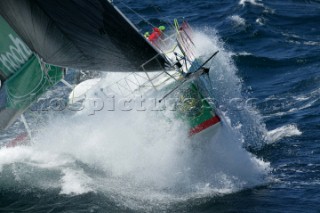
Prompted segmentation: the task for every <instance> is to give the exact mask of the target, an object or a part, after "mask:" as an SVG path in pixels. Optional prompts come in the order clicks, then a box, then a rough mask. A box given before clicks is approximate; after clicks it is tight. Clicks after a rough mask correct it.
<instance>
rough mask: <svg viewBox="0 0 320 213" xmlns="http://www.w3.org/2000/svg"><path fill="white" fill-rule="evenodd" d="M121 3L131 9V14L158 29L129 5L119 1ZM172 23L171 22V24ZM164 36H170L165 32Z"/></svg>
mask: <svg viewBox="0 0 320 213" xmlns="http://www.w3.org/2000/svg"><path fill="white" fill-rule="evenodd" d="M119 2H120V3H121V4H122V5H123V6H125V7H126V8H127V9H129V10H130V11H131V12H133V13H134V14H135V15H137V16H138V17H139V18H141V19H142V20H143V21H145V22H146V23H147V24H149V25H151V26H152V27H153V28H157V27H156V26H155V25H153V24H152V23H151V22H150V21H148V20H147V19H146V18H144V17H143V16H142V15H140V14H139V13H138V12H137V11H135V10H134V9H132V8H131V7H129V6H128V5H126V4H125V3H123V2H122V1H120V0H119ZM169 23H170V22H169ZM163 34H164V35H165V36H168V35H167V34H166V33H164V32H163Z"/></svg>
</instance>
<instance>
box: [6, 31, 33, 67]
mask: <svg viewBox="0 0 320 213" xmlns="http://www.w3.org/2000/svg"><path fill="white" fill-rule="evenodd" d="M9 38H10V40H11V41H12V45H10V46H9V51H7V52H6V53H3V54H1V55H0V62H1V63H2V64H3V66H4V67H5V68H6V69H7V70H8V71H9V72H11V73H15V72H16V71H17V70H18V69H19V68H20V67H21V66H22V65H23V64H24V63H26V62H27V60H28V59H29V57H30V56H31V54H32V52H31V50H30V49H29V48H28V47H27V46H26V45H25V44H24V42H23V41H22V40H21V39H20V38H17V37H14V36H13V35H12V34H9Z"/></svg>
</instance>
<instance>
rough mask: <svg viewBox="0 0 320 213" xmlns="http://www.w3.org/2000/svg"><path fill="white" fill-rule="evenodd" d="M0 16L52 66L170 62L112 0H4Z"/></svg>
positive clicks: (127, 67)
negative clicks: (110, 0)
mask: <svg viewBox="0 0 320 213" xmlns="http://www.w3.org/2000/svg"><path fill="white" fill-rule="evenodd" d="M0 14H1V15H2V16H3V18H4V19H6V21H7V22H8V23H9V24H10V25H11V27H12V28H13V29H14V30H15V31H16V32H17V34H18V35H19V36H20V37H21V38H22V40H23V41H24V42H25V43H26V44H27V45H28V46H29V48H30V49H31V50H32V51H34V52H35V53H36V54H37V55H38V56H39V57H40V58H42V59H43V61H44V62H46V63H49V64H52V65H56V66H61V67H69V68H76V69H82V70H97V71H159V70H163V69H164V68H165V66H166V62H167V61H166V59H165V57H163V55H162V54H161V53H159V52H158V50H156V49H155V48H154V47H152V45H151V44H150V43H149V42H148V41H146V39H145V38H144V37H143V36H142V35H141V34H140V33H139V32H138V30H137V29H136V28H135V27H134V26H133V25H132V24H131V23H130V21H129V20H127V19H126V18H125V17H124V15H123V14H122V13H121V12H120V11H119V10H118V9H117V8H116V7H115V6H114V5H113V4H111V3H110V2H109V1H108V0H1V1H0ZM146 62H148V63H146Z"/></svg>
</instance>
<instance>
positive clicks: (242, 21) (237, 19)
mask: <svg viewBox="0 0 320 213" xmlns="http://www.w3.org/2000/svg"><path fill="white" fill-rule="evenodd" d="M228 18H229V19H230V20H231V21H233V22H234V25H235V26H236V27H238V26H245V25H246V20H245V19H244V18H242V17H240V16H239V15H233V16H229V17H228Z"/></svg>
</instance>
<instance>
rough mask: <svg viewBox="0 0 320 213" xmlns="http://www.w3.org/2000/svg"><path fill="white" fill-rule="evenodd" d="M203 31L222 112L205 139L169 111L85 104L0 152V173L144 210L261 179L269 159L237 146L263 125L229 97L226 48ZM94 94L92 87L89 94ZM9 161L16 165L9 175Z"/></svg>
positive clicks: (237, 83)
mask: <svg viewBox="0 0 320 213" xmlns="http://www.w3.org/2000/svg"><path fill="white" fill-rule="evenodd" d="M207 33H209V34H210V35H211V37H207V36H205V35H204V34H203V33H197V35H196V37H197V38H196V41H195V42H196V44H197V47H198V48H199V50H200V53H201V54H202V55H210V54H212V52H214V51H216V50H220V53H219V54H218V55H217V58H216V59H215V60H214V62H213V63H212V68H213V69H212V70H213V71H212V72H211V73H210V77H211V79H212V84H213V88H212V91H211V93H212V95H213V97H215V98H216V100H217V103H219V107H220V109H221V112H220V113H221V115H224V116H223V120H224V122H223V124H222V127H221V128H220V130H219V131H218V133H217V134H216V135H215V136H214V137H212V138H211V139H210V140H209V141H207V142H199V141H192V139H190V138H189V137H188V127H187V126H186V124H185V123H183V122H182V121H181V120H179V119H177V118H176V117H175V114H174V113H173V112H171V111H160V112H159V111H148V110H147V111H143V112H142V111H137V110H131V111H121V110H115V111H108V110H107V109H102V110H101V111H99V112H95V115H91V116H90V115H89V114H91V113H88V110H90V109H84V110H83V111H81V112H79V113H75V114H74V115H72V116H70V115H63V116H60V117H55V118H52V119H51V120H50V122H49V124H48V125H47V126H46V127H44V128H42V129H41V131H40V132H39V133H38V134H37V135H36V136H35V138H34V140H33V145H32V146H29V147H15V148H2V149H0V168H2V174H3V173H13V175H14V176H15V177H19V180H21V181H19V182H20V183H26V184H31V185H33V186H34V187H38V188H41V189H43V190H50V189H59V190H60V193H61V194H69V195H77V194H83V193H88V192H99V193H103V194H105V195H106V196H107V197H108V198H110V199H112V200H114V201H115V202H116V203H119V205H122V206H126V207H128V208H130V209H137V210H144V211H147V210H149V209H150V208H151V209H152V208H155V207H157V206H159V204H171V203H176V202H180V201H186V200H188V199H194V198H199V197H200V198H201V197H208V196H216V195H221V194H225V193H232V192H236V191H238V190H241V189H244V188H249V187H254V186H257V185H260V184H265V183H266V179H267V176H268V172H269V170H270V165H269V163H266V162H263V161H262V160H260V159H258V158H257V157H255V156H254V155H252V154H251V153H249V152H247V151H246V150H245V149H244V148H243V145H244V144H251V145H252V146H254V145H255V144H259V143H262V141H260V140H261V138H262V137H261V135H262V134H263V132H264V131H265V130H264V126H263V123H262V122H261V120H260V116H259V114H258V113H257V111H256V110H255V109H253V108H248V107H247V106H246V107H244V108H242V110H239V108H238V107H237V106H235V104H234V103H232V102H230V100H231V99H233V98H237V99H240V100H242V99H243V97H242V88H241V85H242V84H241V79H239V78H238V77H237V76H236V68H235V66H234V65H233V62H232V60H231V56H232V53H230V52H228V51H227V50H225V49H224V47H223V43H222V42H221V41H220V40H219V39H218V38H217V36H216V35H215V33H214V31H213V30H212V29H207V30H206V34H207ZM208 47H210V48H208ZM113 75H115V76H114V78H117V74H113ZM109 77H110V76H109ZM112 78H113V77H112ZM106 79H108V76H107V77H106ZM102 82H103V81H102ZM96 93H98V89H97V88H92V91H91V92H90V93H89V95H90V94H91V96H92V98H94V97H95V96H96ZM88 98H90V97H88ZM227 121H228V122H227ZM258 135H260V136H258ZM15 165H19V168H20V169H18V170H15V172H12V171H13V168H14V167H15ZM30 170H31V171H32V172H31V173H30ZM46 174H47V175H46ZM30 177H33V178H37V180H36V181H34V180H32V178H30ZM0 180H1V181H4V180H2V179H0ZM6 181H9V182H10V181H11V183H12V184H13V185H14V184H15V181H14V180H8V179H6Z"/></svg>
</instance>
